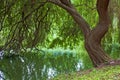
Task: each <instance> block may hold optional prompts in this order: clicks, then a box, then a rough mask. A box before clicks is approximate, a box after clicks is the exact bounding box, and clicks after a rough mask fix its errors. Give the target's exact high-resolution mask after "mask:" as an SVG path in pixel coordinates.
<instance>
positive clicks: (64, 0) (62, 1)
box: [48, 0, 90, 37]
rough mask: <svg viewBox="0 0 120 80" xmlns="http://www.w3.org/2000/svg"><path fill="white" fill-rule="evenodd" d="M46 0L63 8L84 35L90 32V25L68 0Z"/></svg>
mask: <svg viewBox="0 0 120 80" xmlns="http://www.w3.org/2000/svg"><path fill="white" fill-rule="evenodd" d="M48 1H49V2H51V3H53V4H56V5H58V6H60V7H62V8H63V9H65V10H66V11H67V12H68V13H69V14H70V15H71V16H72V17H73V19H74V20H75V21H76V23H77V24H78V25H79V27H80V28H81V30H82V32H83V34H84V37H87V35H88V34H89V33H90V26H89V24H88V23H87V22H86V21H85V19H83V17H82V16H81V15H80V14H79V13H78V12H77V11H76V9H75V8H74V6H73V5H72V4H71V3H70V1H69V0H48Z"/></svg>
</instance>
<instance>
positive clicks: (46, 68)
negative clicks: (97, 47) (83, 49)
mask: <svg viewBox="0 0 120 80" xmlns="http://www.w3.org/2000/svg"><path fill="white" fill-rule="evenodd" d="M82 65H83V64H82V62H81V61H80V59H79V58H78V57H77V55H75V54H74V53H70V52H66V53H58V52H57V53H56V54H55V53H54V54H53V53H47V54H41V53H29V52H28V53H25V54H22V55H20V56H10V57H4V58H3V59H1V60H0V80H50V79H51V78H53V77H54V76H56V75H58V74H61V73H70V72H73V71H79V70H80V69H82V68H83V66H82Z"/></svg>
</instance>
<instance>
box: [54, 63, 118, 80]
mask: <svg viewBox="0 0 120 80" xmlns="http://www.w3.org/2000/svg"><path fill="white" fill-rule="evenodd" d="M53 80H120V65H115V66H105V67H102V68H92V69H89V70H84V71H79V72H74V73H70V74H61V75H59V76H56V77H55V78H54V79H53Z"/></svg>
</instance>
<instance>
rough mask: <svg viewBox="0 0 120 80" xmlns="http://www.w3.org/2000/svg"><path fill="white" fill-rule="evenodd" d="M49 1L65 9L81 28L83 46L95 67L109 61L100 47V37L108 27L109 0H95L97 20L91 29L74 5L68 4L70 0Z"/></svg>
mask: <svg viewBox="0 0 120 80" xmlns="http://www.w3.org/2000/svg"><path fill="white" fill-rule="evenodd" d="M49 1H50V2H52V3H54V4H56V5H58V6H60V7H62V8H63V9H65V10H66V11H67V12H68V13H69V14H70V15H71V16H72V17H73V19H74V21H75V22H76V23H77V24H78V25H79V27H80V28H81V30H82V32H83V34H84V38H85V48H86V50H87V52H88V55H89V57H90V59H91V61H92V63H93V65H94V66H95V67H98V66H99V65H100V64H102V63H105V62H109V61H110V60H111V58H110V57H109V56H108V55H107V54H106V53H105V51H104V50H103V48H102V47H101V39H102V38H103V37H104V35H105V34H106V32H107V31H108V27H109V16H108V4H109V0H97V5H96V6H97V11H98V15H99V22H98V24H97V25H96V27H95V28H94V29H93V30H91V29H90V26H89V24H88V23H87V22H86V21H85V19H84V18H83V17H82V16H81V15H80V14H79V13H78V12H77V11H76V9H75V8H74V6H73V5H72V4H70V0H66V1H65V2H63V0H49Z"/></svg>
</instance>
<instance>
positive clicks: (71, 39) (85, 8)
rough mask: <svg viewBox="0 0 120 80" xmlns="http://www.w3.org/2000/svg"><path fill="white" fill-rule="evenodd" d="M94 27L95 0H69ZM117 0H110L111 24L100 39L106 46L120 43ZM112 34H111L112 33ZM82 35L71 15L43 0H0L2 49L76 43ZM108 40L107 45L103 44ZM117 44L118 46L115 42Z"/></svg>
mask: <svg viewBox="0 0 120 80" xmlns="http://www.w3.org/2000/svg"><path fill="white" fill-rule="evenodd" d="M71 2H72V4H74V6H75V7H76V9H77V10H78V11H79V12H80V14H81V15H82V16H83V17H84V18H85V20H86V21H87V22H88V23H89V24H90V25H91V26H92V27H91V28H94V26H95V25H96V23H97V21H98V15H97V12H96V0H71ZM119 7H120V1H119V0H111V2H110V6H109V12H110V18H111V23H112V24H111V27H110V29H109V32H108V34H107V35H106V37H105V39H104V40H103V45H104V46H105V48H106V47H107V49H106V50H108V48H109V47H110V48H109V49H111V47H112V46H113V45H112V44H114V43H118V44H119V43H120V8H119ZM113 35H114V36H113ZM82 41H83V36H82V33H81V30H80V29H79V27H78V25H77V24H76V23H75V22H74V20H73V19H72V17H71V16H70V15H69V14H68V13H67V12H66V11H65V10H63V9H61V8H60V7H58V6H56V5H53V4H51V3H48V2H47V1H46V0H0V42H1V43H0V46H2V48H4V49H8V50H11V49H14V50H19V49H22V48H33V47H40V46H43V47H47V48H54V47H56V46H58V47H59V46H60V47H65V48H66V47H70V48H74V46H79V45H80V44H79V43H80V42H82ZM106 44H107V45H106ZM118 47H119V46H118Z"/></svg>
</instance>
